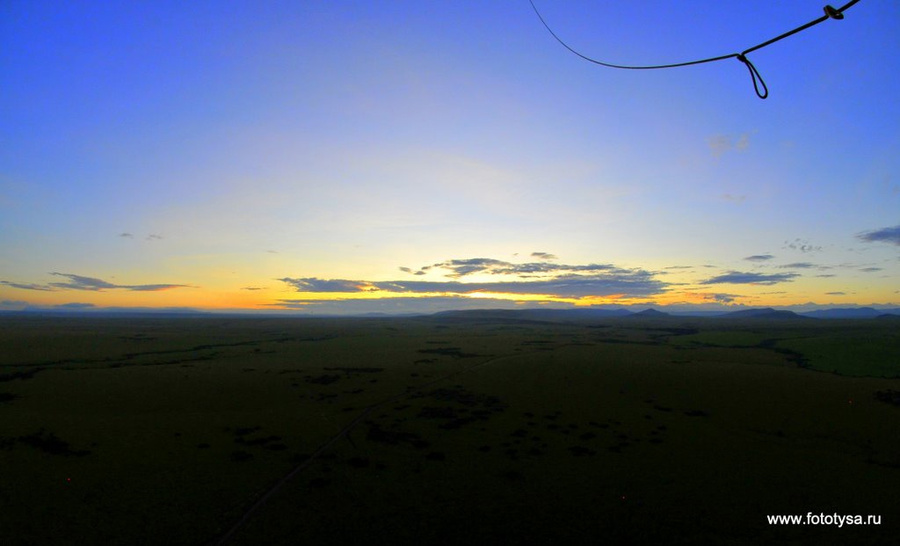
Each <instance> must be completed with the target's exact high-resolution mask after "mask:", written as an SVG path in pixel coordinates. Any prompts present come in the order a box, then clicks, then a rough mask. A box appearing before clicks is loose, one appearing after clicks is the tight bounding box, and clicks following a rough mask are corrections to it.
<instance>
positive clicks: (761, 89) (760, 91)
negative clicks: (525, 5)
mask: <svg viewBox="0 0 900 546" xmlns="http://www.w3.org/2000/svg"><path fill="white" fill-rule="evenodd" d="M528 1H529V2H530V3H531V7H532V8H533V9H534V12H535V13H536V14H537V16H538V19H540V20H541V23H542V24H543V25H544V28H546V29H547V32H549V33H550V35H551V36H553V37H554V38H555V39H556V41H557V42H559V43H560V44H562V46H563V47H565V48H566V49H568V50H569V51H571V52H572V53H574V54H575V55H577V56H579V57H581V58H582V59H584V60H586V61H589V62H592V63H594V64H599V65H600V66H605V67H607V68H623V69H626V70H656V69H660V68H679V67H682V66H691V65H698V64H705V63H712V62H715V61H721V60H724V59H730V58H732V57H734V58H736V59H737V60H739V61H741V62H742V63H744V64H745V65H746V66H747V70H749V71H750V77H751V78H752V79H753V89H754V90H755V91H756V96H757V97H759V98H761V99H764V98H766V97H768V96H769V88H768V87H767V86H766V82H765V81H763V79H762V76H761V75H760V73H759V70H757V69H756V67H755V66H753V63H751V62H750V61H749V60H748V59H747V54H748V53H752V52H754V51H756V50H758V49H762V48H764V47H766V46H769V45H772V44H774V43H775V42H778V41H780V40H783V39H785V38H787V37H788V36H793V35H794V34H797V33H798V32H802V31H804V30H806V29H808V28H810V27H813V26H815V25H818V24H819V23H821V22H823V21H827V20H828V19H835V20H841V19H843V18H844V12H845V11H846V10H847V9H849V8H850V7H852V6H853V5H854V4H856V3H857V2H859V0H850V1H849V2H847V3H846V4H844V5H843V6H841V7H839V8H835V7H833V6H831V5H828V6H825V7H824V8H823V10H824V11H825V14H824V15H822V16H820V17H819V18H818V19H813V20H812V21H810V22H808V23H806V24H805V25H800V26H799V27H797V28H795V29H793V30H789V31H787V32H785V33H784V34H780V35H778V36H776V37H774V38H772V39H771V40H766V41H765V42H763V43H761V44H757V45H755V46H753V47H751V48H749V49H745V50H744V51H743V53H730V54H728V55H719V56H718V57H708V58H706V59H698V60H696V61H685V62H680V63H670V64H657V65H643V66H633V65H622V64H613V63H607V62H603V61H599V60H597V59H594V58H592V57H588V56H587V55H584V54H582V53H580V52H578V51H577V50H576V49H574V48H572V47H571V46H569V44H567V43H566V42H564V41H563V39H562V38H560V37H559V36H557V35H556V33H555V32H553V29H551V28H550V25H548V24H547V21H545V20H544V17H543V16H542V15H541V12H539V11H538V9H537V6H535V5H534V0H528Z"/></svg>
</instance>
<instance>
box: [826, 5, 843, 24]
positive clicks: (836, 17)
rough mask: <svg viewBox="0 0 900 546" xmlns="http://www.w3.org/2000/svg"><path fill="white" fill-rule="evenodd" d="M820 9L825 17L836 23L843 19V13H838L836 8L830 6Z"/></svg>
mask: <svg viewBox="0 0 900 546" xmlns="http://www.w3.org/2000/svg"><path fill="white" fill-rule="evenodd" d="M822 9H824V10H825V15H827V16H828V17H830V18H832V19H834V20H836V21H840V20H841V19H843V18H844V13H843V12H841V11H839V10H838V9H837V8H835V7H833V6H831V5H828V6H825V7H824V8H822Z"/></svg>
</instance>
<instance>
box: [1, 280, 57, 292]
mask: <svg viewBox="0 0 900 546" xmlns="http://www.w3.org/2000/svg"><path fill="white" fill-rule="evenodd" d="M0 284H5V285H6V286H12V287H13V288H18V289H20V290H40V291H43V292H52V291H53V290H55V289H54V288H52V287H50V286H46V285H43V284H23V283H18V282H10V281H0Z"/></svg>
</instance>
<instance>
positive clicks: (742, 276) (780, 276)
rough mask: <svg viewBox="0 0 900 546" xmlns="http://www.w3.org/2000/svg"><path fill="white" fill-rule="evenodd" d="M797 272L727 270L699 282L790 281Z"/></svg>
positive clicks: (759, 282)
mask: <svg viewBox="0 0 900 546" xmlns="http://www.w3.org/2000/svg"><path fill="white" fill-rule="evenodd" d="M799 276H800V275H798V274H797V273H777V274H771V275H766V274H763V273H742V272H739V271H729V272H728V273H725V274H724V275H718V276H715V277H712V278H711V279H707V280H705V281H702V282H701V283H700V284H763V285H771V284H777V283H780V282H790V281H792V280H793V279H794V278H795V277H799Z"/></svg>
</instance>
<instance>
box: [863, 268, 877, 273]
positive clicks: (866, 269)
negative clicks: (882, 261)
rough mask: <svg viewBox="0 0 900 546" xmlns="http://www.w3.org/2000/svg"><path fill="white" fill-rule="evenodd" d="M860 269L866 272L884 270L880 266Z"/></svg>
mask: <svg viewBox="0 0 900 546" xmlns="http://www.w3.org/2000/svg"><path fill="white" fill-rule="evenodd" d="M860 271H863V272H865V273H874V272H876V271H882V268H880V267H862V268H860Z"/></svg>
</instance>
